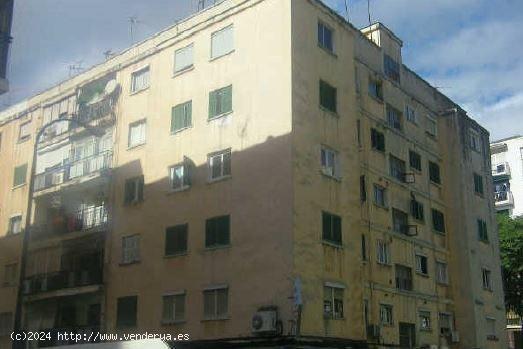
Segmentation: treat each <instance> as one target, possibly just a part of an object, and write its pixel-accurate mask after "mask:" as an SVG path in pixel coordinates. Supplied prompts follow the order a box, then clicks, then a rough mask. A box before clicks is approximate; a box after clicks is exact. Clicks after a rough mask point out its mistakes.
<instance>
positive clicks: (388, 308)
mask: <svg viewBox="0 0 523 349" xmlns="http://www.w3.org/2000/svg"><path fill="white" fill-rule="evenodd" d="M380 322H381V324H382V325H388V326H390V325H392V324H394V319H393V318H392V305H389V304H380Z"/></svg>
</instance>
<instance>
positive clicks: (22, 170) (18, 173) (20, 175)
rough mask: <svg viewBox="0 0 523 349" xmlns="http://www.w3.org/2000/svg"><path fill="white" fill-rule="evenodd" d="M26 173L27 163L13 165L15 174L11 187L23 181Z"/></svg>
mask: <svg viewBox="0 0 523 349" xmlns="http://www.w3.org/2000/svg"><path fill="white" fill-rule="evenodd" d="M26 174H27V164H23V165H20V166H17V167H15V175H14V180H13V187H17V186H19V185H22V184H24V183H25V179H26Z"/></svg>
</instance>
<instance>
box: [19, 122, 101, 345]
mask: <svg viewBox="0 0 523 349" xmlns="http://www.w3.org/2000/svg"><path fill="white" fill-rule="evenodd" d="M63 122H69V123H73V124H76V125H78V126H82V127H83V128H85V129H86V130H87V131H88V132H90V133H92V134H93V135H95V136H101V135H103V131H102V130H101V129H99V128H97V127H93V126H89V125H88V124H85V123H83V122H82V121H79V120H77V119H75V118H61V119H56V120H53V121H51V122H49V123H47V124H45V125H44V126H42V128H41V129H40V130H38V132H37V133H36V137H35V143H34V146H33V157H32V162H31V170H30V171H29V194H28V202H27V210H26V213H25V226H24V232H23V234H24V235H23V239H22V256H21V258H20V273H19V275H20V277H19V279H18V294H17V298H16V309H15V318H14V333H15V334H18V333H20V331H21V329H22V307H23V300H22V298H23V295H24V289H23V286H24V279H25V268H26V264H27V250H28V247H29V240H30V231H31V229H30V225H31V215H32V210H33V191H34V179H35V172H36V157H37V153H38V143H39V142H40V137H42V135H43V134H44V132H45V130H47V129H48V128H49V127H50V126H52V125H55V124H57V123H63ZM12 348H13V349H23V348H25V344H24V341H23V340H16V337H15V339H13V343H12Z"/></svg>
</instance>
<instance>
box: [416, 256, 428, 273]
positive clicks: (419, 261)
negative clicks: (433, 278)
mask: <svg viewBox="0 0 523 349" xmlns="http://www.w3.org/2000/svg"><path fill="white" fill-rule="evenodd" d="M416 272H418V273H420V274H423V275H428V273H429V267H428V258H427V256H424V255H421V254H416Z"/></svg>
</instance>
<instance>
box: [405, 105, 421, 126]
mask: <svg viewBox="0 0 523 349" xmlns="http://www.w3.org/2000/svg"><path fill="white" fill-rule="evenodd" d="M405 116H406V117H407V121H410V122H412V123H413V124H417V123H418V116H417V115H416V109H414V108H413V107H412V106H410V105H408V104H406V105H405Z"/></svg>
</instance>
